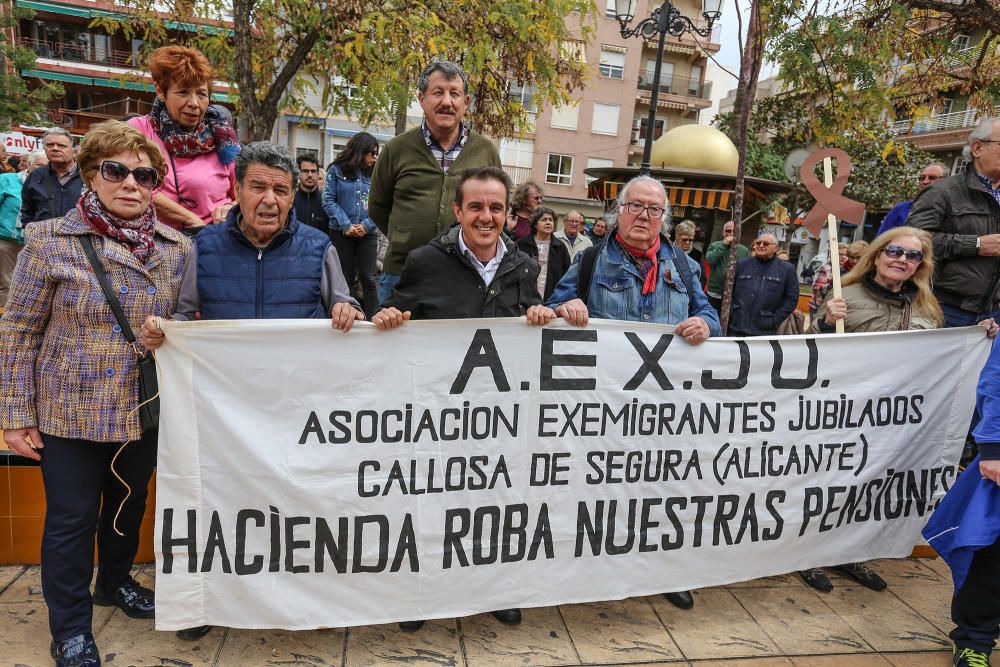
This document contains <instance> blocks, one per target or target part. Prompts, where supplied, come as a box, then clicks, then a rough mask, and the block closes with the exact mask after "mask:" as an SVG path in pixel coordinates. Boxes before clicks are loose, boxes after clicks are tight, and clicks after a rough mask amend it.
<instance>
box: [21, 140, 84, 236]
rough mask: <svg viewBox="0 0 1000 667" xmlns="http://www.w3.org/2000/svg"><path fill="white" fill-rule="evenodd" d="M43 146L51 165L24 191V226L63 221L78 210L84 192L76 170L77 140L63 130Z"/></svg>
mask: <svg viewBox="0 0 1000 667" xmlns="http://www.w3.org/2000/svg"><path fill="white" fill-rule="evenodd" d="M42 146H44V147H45V157H47V158H48V160H49V164H48V166H45V167H39V168H38V169H35V170H34V171H33V172H31V174H30V175H29V176H28V178H27V179H26V180H25V181H24V187H23V188H22V189H21V224H23V225H27V224H29V223H32V222H37V221H39V220H48V219H50V218H59V217H61V216H63V215H65V214H66V212H67V211H68V210H70V209H71V208H73V207H74V206H76V202H77V201H79V199H80V192H81V191H82V190H83V180H82V179H81V178H80V171H79V169H77V168H76V157H75V156H74V155H73V137H72V136H70V133H69V132H67V131H66V130H64V129H63V128H61V127H53V128H50V129H48V130H46V131H45V134H43V135H42Z"/></svg>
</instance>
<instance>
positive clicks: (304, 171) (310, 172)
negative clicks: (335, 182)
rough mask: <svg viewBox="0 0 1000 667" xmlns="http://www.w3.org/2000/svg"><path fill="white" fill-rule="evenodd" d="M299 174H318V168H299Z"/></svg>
mask: <svg viewBox="0 0 1000 667" xmlns="http://www.w3.org/2000/svg"><path fill="white" fill-rule="evenodd" d="M299 173H300V174H318V173H319V169H299Z"/></svg>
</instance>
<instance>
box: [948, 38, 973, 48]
mask: <svg viewBox="0 0 1000 667" xmlns="http://www.w3.org/2000/svg"><path fill="white" fill-rule="evenodd" d="M970 39H971V38H970V37H969V36H968V35H955V36H954V37H952V38H951V45H952V46H953V47H954V49H955V50H956V51H962V50H964V49H967V48H969V41H970Z"/></svg>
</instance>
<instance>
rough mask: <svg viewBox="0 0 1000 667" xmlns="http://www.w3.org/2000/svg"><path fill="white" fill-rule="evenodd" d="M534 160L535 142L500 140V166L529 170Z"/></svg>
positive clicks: (528, 140)
mask: <svg viewBox="0 0 1000 667" xmlns="http://www.w3.org/2000/svg"><path fill="white" fill-rule="evenodd" d="M534 158H535V142H534V141H532V140H531V139H501V140H500V164H502V165H504V168H505V169H506V168H507V167H523V168H526V169H531V163H532V161H533V160H534Z"/></svg>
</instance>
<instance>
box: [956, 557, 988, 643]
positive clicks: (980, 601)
mask: <svg viewBox="0 0 1000 667" xmlns="http://www.w3.org/2000/svg"><path fill="white" fill-rule="evenodd" d="M951 620H952V621H954V622H955V626H956V627H955V629H954V630H952V631H951V639H952V641H953V642H955V646H957V647H958V650H959V651H961V650H962V649H963V648H971V649H973V650H976V651H982V652H984V653H989V652H990V651H992V650H993V644H994V642H996V639H997V635H998V634H1000V542H994V543H993V544H992V545H991V546H988V547H984V548H982V549H980V550H979V551H977V552H976V555H975V556H974V557H973V558H972V566H971V567H970V568H969V575H968V576H967V577H966V578H965V582H964V583H963V584H962V588H961V590H959V591H958V592H957V593H956V594H955V597H954V598H952V600H951Z"/></svg>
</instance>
